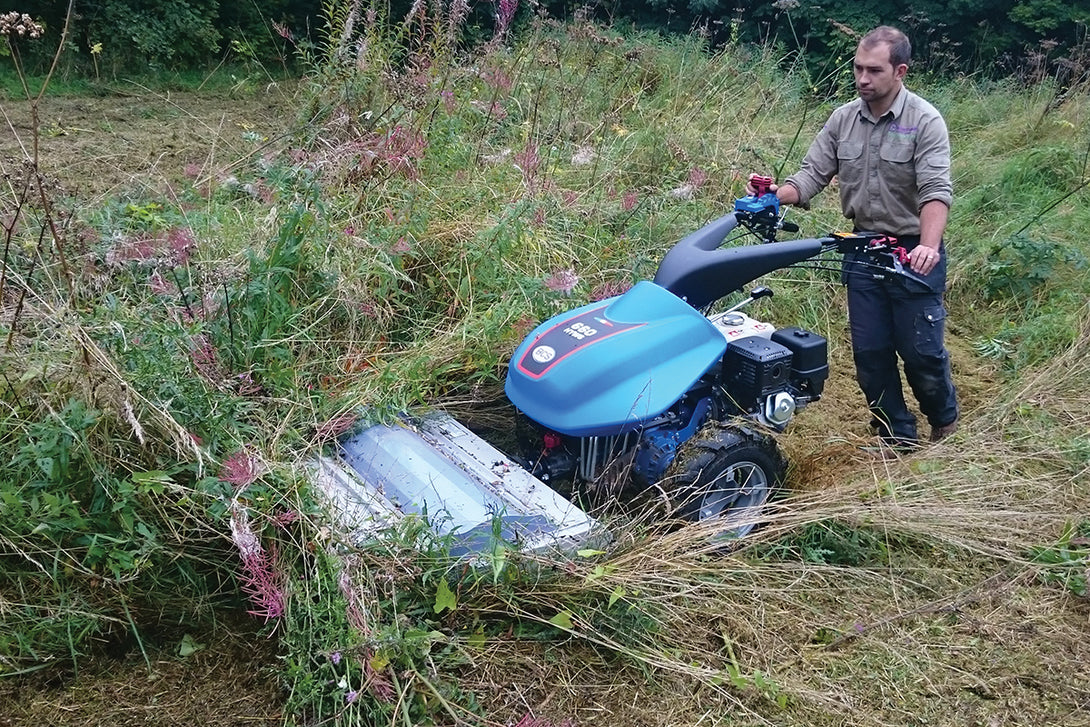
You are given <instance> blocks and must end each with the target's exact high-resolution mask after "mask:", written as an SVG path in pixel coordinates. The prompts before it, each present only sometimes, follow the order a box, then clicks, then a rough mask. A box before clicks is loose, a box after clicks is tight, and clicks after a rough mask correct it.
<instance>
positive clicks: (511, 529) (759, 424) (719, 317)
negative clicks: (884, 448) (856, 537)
mask: <svg viewBox="0 0 1090 727" xmlns="http://www.w3.org/2000/svg"><path fill="white" fill-rule="evenodd" d="M769 181H771V180H769ZM780 230H786V231H797V227H795V226H794V225H790V224H788V223H785V222H784V219H783V214H782V213H781V209H780V204H779V200H778V199H777V198H776V196H775V195H774V194H771V193H769V192H768V191H767V185H764V186H763V188H761V187H759V188H758V192H757V194H755V195H752V196H747V197H742V198H740V199H738V200H736V202H735V208H734V211H733V212H731V213H730V214H728V215H725V216H723V217H721V218H719V219H717V220H714V221H713V222H711V223H709V224H708V225H706V226H704V227H703V228H701V229H699V230H697V231H696V232H693V233H691V234H690V235H688V236H686V237H685V238H684V239H682V240H681V241H680V242H678V243H677V244H676V245H675V246H674V247H673V248H672V249H671V250H670V251H669V252H668V253H667V254H666V256H665V257H664V258H663V260H662V262H661V264H660V266H659V268H658V271H657V272H656V274H655V277H654V279H653V280H651V281H641V282H639V283H637V284H636V285H635V286H633V287H632V288H631V289H630V290H628V291H627V292H625V293H624V294H622V295H619V296H616V297H613V298H609V299H606V300H602V301H599V302H595V303H591V304H588V305H584V306H581V307H578V308H575V309H574V310H571V311H568V312H566V313H562V314H560V315H557V316H555V317H553V318H551V319H549V320H547V321H545V322H544V323H542V324H541V325H539V326H538V327H537V328H536V329H535V330H533V331H532V332H531V333H530V334H529V335H528V336H527V337H526V339H525V340H524V341H523V342H522V343H521V344H520V345H519V347H518V348H517V349H516V351H515V353H514V356H513V357H512V359H511V362H510V364H509V367H508V373H507V378H506V381H505V385H504V391H505V393H506V395H507V397H508V399H509V400H510V401H511V403H512V404H513V405H514V406H515V407H516V409H517V411H518V415H519V417H520V418H521V421H522V422H523V426H521V427H519V429H520V430H521V431H523V432H524V434H525V433H527V432H528V434H526V435H525V436H524V437H522V446H521V449H522V450H523V451H521V452H519V453H517V454H516V455H515V456H514V457H508V456H507V455H505V454H503V453H501V452H500V451H499V450H497V449H496V448H495V447H493V446H492V445H490V444H488V443H487V442H485V441H484V440H483V439H481V438H480V437H478V436H476V435H475V434H473V433H472V432H470V431H469V430H468V429H466V428H465V427H463V426H462V425H461V424H459V423H458V422H457V421H455V420H454V419H453V418H451V417H449V416H447V415H443V414H440V415H435V416H429V417H423V418H420V419H415V420H410V419H406V420H404V421H402V422H401V423H399V424H396V425H383V426H377V427H371V428H369V429H367V430H365V431H363V432H361V433H359V434H357V435H355V436H353V437H350V438H348V439H346V440H344V441H342V442H341V446H340V449H339V451H338V452H337V454H336V455H335V456H334V457H331V458H323V459H322V460H321V461H320V462H319V467H318V472H319V477H318V482H319V484H320V485H321V488H322V489H323V490H324V491H325V492H326V494H327V495H328V496H329V500H330V502H331V503H332V504H333V510H334V514H335V515H337V517H338V518H339V519H340V520H341V521H342V524H343V525H344V527H346V528H347V529H349V531H351V532H354V533H356V534H357V536H358V537H359V538H366V537H371V536H372V535H373V533H374V532H375V531H376V529H378V528H380V527H381V526H382V525H383V524H386V523H389V522H390V521H391V520H392V519H395V518H397V517H401V516H404V515H405V514H409V513H415V514H418V515H422V516H424V517H427V518H428V519H429V520H430V521H431V522H432V524H433V526H435V527H436V529H437V530H438V531H439V532H440V533H441V534H443V535H445V536H447V537H450V538H452V540H453V542H454V544H455V550H456V551H461V552H467V553H473V552H480V551H482V550H484V549H486V548H487V547H490V546H489V545H488V543H494V542H495V540H496V539H497V538H499V539H501V540H503V541H505V542H508V543H517V544H519V545H520V546H522V547H524V548H528V549H532V550H537V549H541V548H546V547H552V546H556V545H559V546H560V547H562V548H564V549H568V550H571V549H572V547H573V546H578V545H580V544H582V543H585V542H587V541H588V540H589V539H592V537H593V536H592V533H594V532H596V531H597V530H598V524H597V523H596V522H595V521H594V520H593V519H592V518H590V517H589V516H588V515H587V514H586V513H585V512H583V510H581V509H580V508H579V507H578V506H577V505H575V504H574V503H573V502H571V501H570V500H569V499H567V498H562V497H561V496H560V495H559V494H558V493H557V491H556V490H554V489H553V487H552V485H554V484H555V485H558V486H561V483H564V485H563V489H565V490H567V491H569V492H571V491H572V490H573V485H575V486H578V485H580V484H582V485H592V484H593V483H595V482H596V481H598V480H599V479H600V478H602V477H604V476H606V475H607V472H608V470H609V468H610V466H611V465H615V463H617V462H622V463H624V470H625V475H626V481H627V482H630V483H631V486H630V487H628V488H626V489H624V490H622V491H621V493H620V497H622V498H623V497H626V496H627V495H626V493H633V492H639V491H641V490H647V489H648V488H652V487H654V488H655V489H656V490H657V491H659V492H660V493H663V494H665V495H666V497H667V499H668V500H669V502H670V505H671V508H670V509H671V512H672V514H674V515H676V516H680V517H682V518H685V519H689V520H694V521H706V520H713V519H714V520H715V521H716V523H717V524H718V527H716V528H715V529H716V530H717V531H718V532H720V533H721V534H722V536H723V537H725V538H730V537H741V536H743V535H745V534H747V533H748V532H750V530H752V528H753V527H754V526H755V525H756V524H758V523H759V522H760V520H761V516H762V512H763V511H764V508H765V506H766V504H767V502H768V499H769V497H770V495H771V494H772V492H773V491H774V490H775V489H776V488H777V487H778V486H779V485H780V484H781V483H782V482H783V478H784V474H785V471H786V460H785V458H784V456H783V455H782V453H781V451H780V449H779V446H778V445H777V442H776V436H775V435H776V434H777V433H778V432H782V431H783V430H784V428H785V427H786V426H787V425H788V423H789V422H790V421H791V419H792V418H793V417H794V415H795V414H796V412H797V411H798V410H800V409H802V408H803V407H805V406H806V405H808V404H811V403H813V402H815V401H817V400H818V399H820V398H821V394H822V391H823V388H824V385H825V381H826V379H827V377H828V374H829V366H828V355H827V342H826V339H825V338H824V337H822V336H821V335H820V334H818V333H816V332H814V331H809V330H806V329H803V328H800V327H797V326H786V327H781V328H777V327H775V326H773V325H771V324H769V323H766V322H764V321H760V320H757V319H754V318H751V317H749V316H748V315H746V314H745V313H743V312H742V308H744V307H746V306H748V305H749V304H751V303H753V302H754V301H756V300H759V299H761V298H764V297H768V296H771V295H772V291H771V290H770V289H769V288H767V287H757V288H755V289H753V290H752V291H751V292H750V293H749V295H748V297H746V298H745V299H744V300H742V301H741V302H739V303H738V304H736V305H734V306H732V307H730V308H728V309H727V310H725V311H722V312H716V313H711V310H712V308H713V306H714V304H715V303H717V302H718V301H719V300H721V299H722V298H724V297H726V296H728V295H731V294H737V293H740V292H741V291H742V290H743V289H744V288H745V287H746V286H747V285H749V284H750V283H752V282H753V281H755V280H757V279H758V278H760V277H761V276H763V275H766V274H768V273H771V272H774V271H776V270H781V269H784V268H790V267H814V268H819V269H833V268H834V267H835V269H840V268H841V266H842V263H841V261H840V260H836V259H832V258H831V257H830V256H831V255H832V254H834V253H842V254H845V259H846V260H850V262H847V263H843V266H844V271H845V273H846V274H854V275H872V276H876V277H882V278H885V277H889V276H900V277H902V278H904V279H905V280H906V281H915V282H917V283H920V284H923V283H922V281H920V280H919V278H917V277H916V276H915V275H914V274H913V273H912V272H911V271H909V270H908V269H907V268H906V267H904V263H905V261H906V254H905V251H904V249H903V248H901V247H900V246H898V245H897V242H896V240H894V239H892V238H888V237H883V236H879V235H876V234H871V233H834V234H831V235H829V236H826V237H820V238H807V239H795V240H786V241H777V240H776V237H777V234H778V232H779V231H780ZM747 237H749V238H756V239H757V240H759V241H760V244H732V245H730V246H724V243H726V242H732V243H741V242H743V241H744V240H745V238H747ZM910 284H911V283H910ZM574 489H576V490H577V489H578V487H575V488H574Z"/></svg>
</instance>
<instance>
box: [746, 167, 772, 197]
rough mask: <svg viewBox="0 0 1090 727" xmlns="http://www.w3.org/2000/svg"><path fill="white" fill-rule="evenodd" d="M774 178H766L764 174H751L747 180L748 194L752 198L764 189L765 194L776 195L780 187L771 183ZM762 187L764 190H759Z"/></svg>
mask: <svg viewBox="0 0 1090 727" xmlns="http://www.w3.org/2000/svg"><path fill="white" fill-rule="evenodd" d="M771 179H772V177H766V176H764V175H762V174H756V173H754V174H750V175H749V179H747V180H746V194H748V195H749V196H750V197H754V196H756V195H757V193H758V192H761V191H762V189H763V191H764V192H772V193H775V192H776V190H777V189H779V187H778V186H777V185H775V184H773V183H772V182H771ZM758 186H760V187H761V188H762V189H758Z"/></svg>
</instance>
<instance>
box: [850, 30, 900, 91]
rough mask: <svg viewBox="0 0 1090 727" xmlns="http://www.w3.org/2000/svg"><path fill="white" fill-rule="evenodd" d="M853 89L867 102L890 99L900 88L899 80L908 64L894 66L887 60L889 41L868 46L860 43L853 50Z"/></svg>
mask: <svg viewBox="0 0 1090 727" xmlns="http://www.w3.org/2000/svg"><path fill="white" fill-rule="evenodd" d="M852 67H853V69H854V71H855V89H856V91H858V92H859V98H861V99H863V100H864V101H866V102H867V103H871V102H874V101H882V100H884V99H887V98H889V99H891V100H892V98H893V96H896V95H897V92H898V91H900V90H901V80H902V79H904V77H905V73H907V72H908V66H907V65H905V64H903V63H902V64H901V65H899V66H894V65H893V64H892V63H890V60H889V43H875V44H874V45H873V46H871V47H870V48H865V47H863V46H862V45H861V46H859V47H858V48H856V50H855V62H854V63H853V66H852Z"/></svg>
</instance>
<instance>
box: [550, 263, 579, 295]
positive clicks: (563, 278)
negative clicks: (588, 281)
mask: <svg viewBox="0 0 1090 727" xmlns="http://www.w3.org/2000/svg"><path fill="white" fill-rule="evenodd" d="M578 284H579V276H578V275H576V274H575V271H574V270H570V269H569V270H557V271H556V272H555V273H553V274H552V275H550V276H549V278H548V279H547V280H546V281H545V287H546V288H548V289H549V290H555V291H556V292H558V293H563V294H564V295H571V292H572V290H574V289H575V286H576V285H578Z"/></svg>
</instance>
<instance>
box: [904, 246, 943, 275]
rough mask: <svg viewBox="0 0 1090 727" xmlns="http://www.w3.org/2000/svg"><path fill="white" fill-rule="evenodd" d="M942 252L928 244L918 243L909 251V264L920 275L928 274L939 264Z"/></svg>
mask: <svg viewBox="0 0 1090 727" xmlns="http://www.w3.org/2000/svg"><path fill="white" fill-rule="evenodd" d="M940 258H941V254H940V253H939V251H938V250H935V249H933V248H930V247H928V246H927V245H917V246H916V247H914V248H912V249H911V250H910V251H909V253H908V265H909V267H911V268H912V269H913V270H915V271H916V272H917V273H919V274H920V275H927V274H928V273H930V272H931V271H932V270H934V269H935V266H936V265H938V264H939V259H940Z"/></svg>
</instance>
